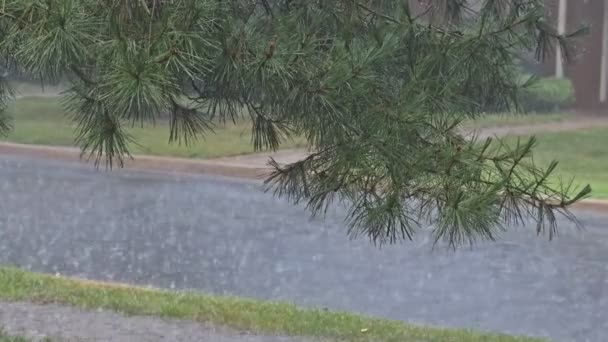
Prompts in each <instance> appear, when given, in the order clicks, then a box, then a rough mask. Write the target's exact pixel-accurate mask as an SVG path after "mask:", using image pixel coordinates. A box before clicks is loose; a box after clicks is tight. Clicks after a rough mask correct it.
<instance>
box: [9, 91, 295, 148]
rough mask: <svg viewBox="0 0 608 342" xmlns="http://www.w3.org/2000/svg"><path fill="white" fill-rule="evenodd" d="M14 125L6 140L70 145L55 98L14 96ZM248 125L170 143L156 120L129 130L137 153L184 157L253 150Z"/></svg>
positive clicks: (288, 145) (164, 128) (70, 133)
mask: <svg viewBox="0 0 608 342" xmlns="http://www.w3.org/2000/svg"><path fill="white" fill-rule="evenodd" d="M11 111H12V114H13V116H14V126H15V129H14V131H13V132H11V133H10V135H9V136H8V137H7V140H8V141H11V142H17V143H23V144H41V145H59V146H73V144H74V126H73V124H72V123H71V122H70V120H69V118H68V116H67V115H66V114H65V111H64V110H63V108H62V106H61V103H60V100H59V99H58V98H48V97H46V98H45V97H25V98H20V99H18V100H17V101H16V102H15V104H14V106H13V108H11ZM250 130H251V126H250V125H248V124H247V123H246V122H242V123H237V124H236V125H234V124H227V125H218V126H217V127H216V129H215V133H210V134H208V135H206V136H205V138H204V139H200V140H198V141H196V142H194V143H193V144H191V145H188V146H184V145H182V146H180V145H177V144H173V145H170V144H169V143H168V141H169V127H168V126H167V125H165V124H158V125H156V126H149V127H144V128H141V127H133V128H132V129H131V130H130V132H131V133H132V134H133V135H134V137H135V139H136V141H137V142H138V144H139V145H141V146H137V145H136V146H132V152H133V153H137V154H151V155H165V156H175V157H186V158H214V157H223V156H230V155H239V154H245V153H251V152H253V146H252V144H251V131H250ZM303 146H304V144H303V142H302V141H301V140H295V141H285V142H284V144H283V145H282V147H284V148H297V147H303Z"/></svg>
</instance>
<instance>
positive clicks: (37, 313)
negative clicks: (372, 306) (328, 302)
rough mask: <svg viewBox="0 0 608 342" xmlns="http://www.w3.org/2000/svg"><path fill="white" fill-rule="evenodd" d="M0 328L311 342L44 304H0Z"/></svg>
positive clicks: (156, 340) (112, 338) (82, 336)
mask: <svg viewBox="0 0 608 342" xmlns="http://www.w3.org/2000/svg"><path fill="white" fill-rule="evenodd" d="M0 327H2V328H3V330H4V332H6V333H7V334H9V335H15V336H25V337H28V338H32V339H34V340H35V341H37V340H40V339H42V338H45V337H48V338H51V339H52V340H53V341H56V342H76V341H79V342H84V341H87V342H90V341H100V342H101V341H103V342H132V341H142V342H161V341H167V342H175V341H180V342H190V341H191V342H312V341H313V340H311V339H305V338H300V337H287V336H271V335H252V334H249V333H246V332H237V331H234V330H230V329H227V328H218V327H214V326H212V325H209V324H201V323H195V322H188V321H178V320H166V319H160V318H155V317H139V316H124V315H121V314H118V313H114V312H110V311H85V310H80V309H76V308H72V307H67V306H61V305H55V304H47V305H37V304H32V303H25V302H18V303H9V302H0Z"/></svg>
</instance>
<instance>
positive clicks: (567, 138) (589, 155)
mask: <svg viewBox="0 0 608 342" xmlns="http://www.w3.org/2000/svg"><path fill="white" fill-rule="evenodd" d="M536 137H537V139H538V146H537V147H536V148H535V150H534V160H535V162H538V163H539V164H540V165H543V164H544V165H547V164H548V163H549V162H550V161H551V160H557V161H559V165H558V167H557V170H556V171H555V172H556V174H558V175H561V176H563V177H564V180H569V179H571V178H573V177H574V179H575V183H577V184H581V185H584V184H591V187H592V188H593V192H592V193H591V197H593V198H608V172H606V170H608V148H607V146H608V129H607V128H597V129H591V130H581V131H573V132H560V133H544V134H537V135H536ZM509 139H510V140H514V139H515V138H509Z"/></svg>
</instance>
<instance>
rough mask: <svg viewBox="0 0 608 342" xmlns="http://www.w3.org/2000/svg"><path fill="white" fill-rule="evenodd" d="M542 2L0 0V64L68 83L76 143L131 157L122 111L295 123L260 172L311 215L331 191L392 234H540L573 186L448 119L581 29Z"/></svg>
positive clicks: (179, 131)
mask: <svg viewBox="0 0 608 342" xmlns="http://www.w3.org/2000/svg"><path fill="white" fill-rule="evenodd" d="M543 2H544V1H541V0H483V1H466V0H436V1H418V0H411V1H393V0H261V1H252V0H102V1H97V0H2V2H1V4H0V6H1V7H0V34H1V36H0V37H1V38H0V56H1V57H2V66H1V68H3V69H5V70H7V71H8V72H10V71H14V72H19V73H25V74H29V75H31V76H33V77H38V78H40V79H41V80H43V81H57V80H59V79H62V80H66V81H67V82H69V84H70V85H71V88H70V89H69V90H68V91H67V92H66V94H65V106H66V108H67V109H69V110H70V112H71V113H73V118H74V121H75V122H76V123H77V132H76V140H75V141H76V143H77V144H78V145H79V146H80V147H81V148H82V149H83V153H86V154H88V155H90V156H91V157H92V158H94V160H95V161H96V162H97V163H99V162H104V161H105V162H106V163H107V165H108V166H110V167H111V166H113V165H115V164H118V165H122V162H123V158H125V157H130V154H129V150H128V146H129V144H130V143H132V142H133V138H132V136H131V135H130V134H129V128H130V127H133V126H134V125H144V124H147V123H154V122H155V121H157V120H168V121H169V123H170V125H169V126H170V130H171V132H170V142H171V143H188V142H189V141H192V140H193V139H197V138H199V137H203V136H204V135H205V134H211V133H212V132H213V126H214V123H216V122H218V121H219V122H225V121H236V120H241V119H243V118H246V119H249V120H250V122H251V124H252V133H253V134H252V136H253V141H252V144H253V145H254V147H255V148H256V149H277V148H279V147H280V146H281V143H282V142H283V141H284V140H285V139H287V138H289V137H292V136H295V135H297V136H303V137H305V138H306V140H307V142H308V144H309V147H310V150H311V151H312V153H311V155H310V156H309V157H308V158H306V159H304V160H301V161H299V162H296V163H293V164H291V165H286V166H283V165H279V164H277V163H275V162H273V161H271V165H272V166H273V167H274V172H273V173H272V174H271V175H270V177H269V178H268V180H267V184H268V186H269V187H270V188H271V189H273V190H274V191H275V192H276V193H277V194H278V195H282V196H286V197H288V198H289V199H291V200H292V201H294V202H304V203H306V204H307V205H308V207H309V208H310V209H311V210H312V211H313V213H321V212H323V211H325V210H326V209H327V207H328V206H329V205H331V204H332V203H333V202H334V201H341V202H344V203H346V204H347V206H348V207H349V208H350V211H349V215H348V222H349V226H350V232H351V234H352V235H354V236H357V235H360V234H363V235H366V236H368V237H369V238H370V239H371V240H372V241H374V242H376V243H385V242H391V243H392V242H396V241H399V240H401V239H407V238H411V237H412V236H413V234H414V233H415V231H416V228H417V227H418V226H419V225H420V224H422V222H425V221H427V220H430V221H431V222H433V223H434V227H435V237H436V239H437V240H442V239H445V240H446V241H447V242H448V243H450V244H451V245H453V246H457V245H460V244H462V243H469V242H473V241H475V240H476V239H493V238H494V237H495V236H496V232H497V230H500V229H501V228H502V227H503V226H504V224H506V223H509V224H510V223H513V222H522V221H523V220H524V219H527V218H532V219H534V220H536V222H537V223H538V231H539V233H542V232H543V231H548V232H549V235H550V236H553V234H554V233H555V223H556V218H555V215H556V213H562V214H565V215H567V216H568V217H572V216H571V214H570V213H569V212H568V210H567V208H568V206H569V205H571V204H572V203H574V202H576V201H578V200H580V199H581V198H583V197H584V196H586V195H587V194H588V193H589V192H590V189H589V187H585V188H582V189H576V188H575V187H574V186H572V182H565V183H563V184H555V182H552V181H551V179H554V178H553V177H549V175H550V174H551V173H552V172H553V171H554V169H555V166H556V165H555V164H552V165H550V166H549V168H546V169H543V168H540V167H538V166H536V165H535V164H534V162H533V159H532V158H531V156H532V150H533V147H534V144H535V141H534V140H529V141H522V142H520V143H518V144H517V145H516V146H509V145H507V144H505V143H503V142H501V141H498V142H496V141H491V140H488V141H487V142H485V143H484V142H478V141H476V139H466V138H465V137H463V136H461V135H460V134H459V133H458V130H457V128H458V125H459V124H460V123H461V122H462V121H463V120H465V119H470V118H475V117H477V116H478V115H480V114H481V113H482V112H483V110H485V109H486V108H491V107H493V106H496V107H500V108H512V109H515V110H516V109H518V108H519V107H518V97H519V94H520V91H521V89H523V88H525V87H527V86H529V85H530V84H531V82H532V81H533V80H522V79H521V77H519V72H518V70H517V68H516V65H517V63H518V58H519V56H520V55H521V53H522V51H533V52H535V53H536V56H537V57H538V58H539V59H543V58H545V56H546V55H547V53H549V52H550V51H554V48H555V45H556V44H560V45H562V46H563V49H562V51H563V52H564V57H566V59H568V58H571V57H572V55H573V52H572V50H571V48H570V47H569V45H568V41H569V39H570V38H572V37H574V36H576V35H578V34H580V33H583V30H578V31H575V32H572V33H568V34H567V35H558V34H557V33H556V31H555V30H554V29H553V26H552V25H551V23H550V22H549V21H548V20H547V19H546V17H545V14H546V11H545V8H544V6H543ZM2 79H4V78H2ZM0 91H1V96H0V106H3V105H5V104H6V102H7V101H9V98H10V96H11V93H10V89H9V88H7V87H6V85H5V83H0ZM1 108H2V107H0V109H1ZM8 129H10V124H9V121H8V119H7V118H5V117H0V131H2V132H5V131H7V130H8Z"/></svg>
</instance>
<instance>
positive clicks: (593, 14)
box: [544, 0, 608, 113]
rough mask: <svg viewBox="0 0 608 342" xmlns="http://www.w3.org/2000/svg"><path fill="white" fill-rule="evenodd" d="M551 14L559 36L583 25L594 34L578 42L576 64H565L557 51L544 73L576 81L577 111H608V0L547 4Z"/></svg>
mask: <svg viewBox="0 0 608 342" xmlns="http://www.w3.org/2000/svg"><path fill="white" fill-rule="evenodd" d="M547 12H548V18H550V19H551V20H552V21H553V22H554V24H555V25H556V27H557V29H558V32H559V33H564V32H569V31H572V30H574V29H576V28H578V27H580V25H583V24H584V25H588V26H589V28H590V32H589V34H587V35H585V36H583V37H581V38H579V39H577V44H576V58H575V60H574V62H573V63H571V64H564V63H563V60H562V55H561V53H560V51H559V48H556V53H555V54H554V56H552V57H551V58H549V59H548V60H547V61H546V62H545V65H544V66H545V67H544V73H545V74H546V75H548V76H554V77H559V78H561V77H568V78H570V79H571V80H572V83H573V85H574V89H575V93H576V107H577V109H579V110H582V111H593V112H596V113H597V112H598V111H600V110H608V0H547Z"/></svg>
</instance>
